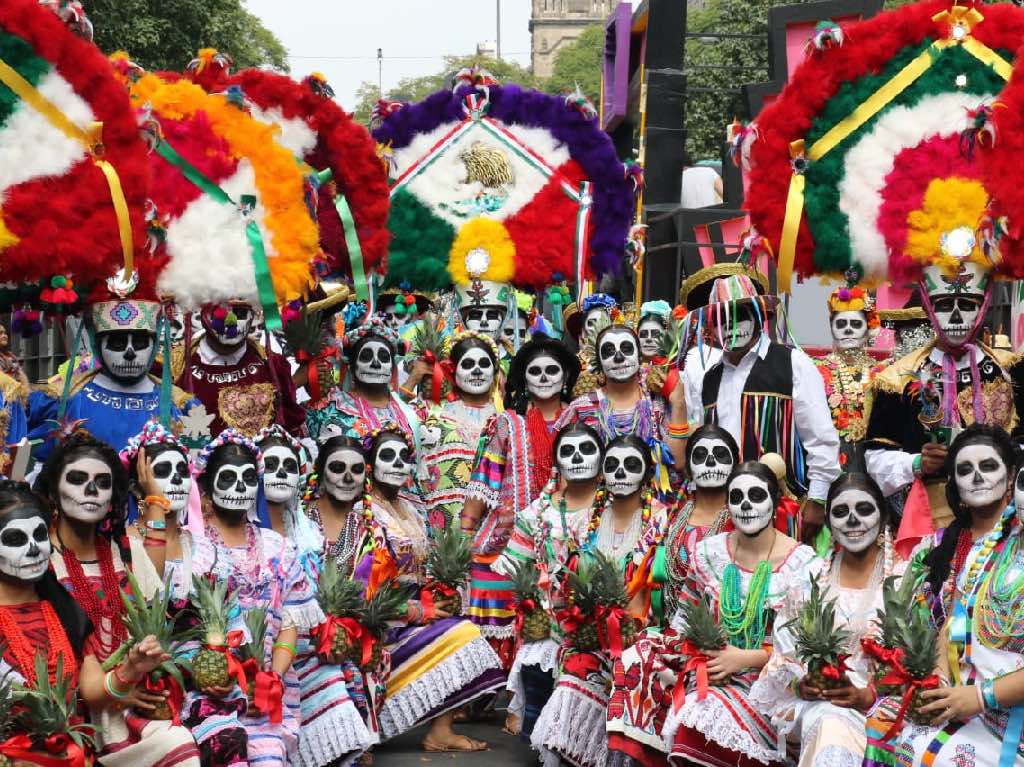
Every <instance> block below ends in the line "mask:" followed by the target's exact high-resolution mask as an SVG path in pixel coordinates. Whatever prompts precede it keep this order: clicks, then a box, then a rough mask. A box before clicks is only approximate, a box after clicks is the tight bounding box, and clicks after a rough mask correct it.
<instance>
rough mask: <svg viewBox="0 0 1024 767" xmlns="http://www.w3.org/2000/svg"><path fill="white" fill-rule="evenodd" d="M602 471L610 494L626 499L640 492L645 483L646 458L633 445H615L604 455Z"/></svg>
mask: <svg viewBox="0 0 1024 767" xmlns="http://www.w3.org/2000/svg"><path fill="white" fill-rule="evenodd" d="M602 471H603V473H604V484H605V487H607V488H608V492H609V493H611V494H612V495H615V496H618V497H620V498H625V497H626V496H629V495H633V493H635V492H637V491H639V490H640V486H641V485H643V483H644V474H645V473H646V472H645V463H644V457H643V456H642V455H641V454H640V451H639V450H637V449H636V448H635V447H633V446H631V445H615V446H613V447H610V448H608V452H607V453H605V454H604V465H603V466H602Z"/></svg>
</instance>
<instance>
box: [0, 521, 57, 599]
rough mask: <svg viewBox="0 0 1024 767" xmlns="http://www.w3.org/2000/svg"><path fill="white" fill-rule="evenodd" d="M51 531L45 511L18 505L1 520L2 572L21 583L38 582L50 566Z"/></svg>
mask: <svg viewBox="0 0 1024 767" xmlns="http://www.w3.org/2000/svg"><path fill="white" fill-rule="evenodd" d="M51 552H52V546H51V545H50V532H49V529H48V528H47V525H46V519H45V518H44V517H43V513H42V511H41V510H40V509H39V508H38V507H36V506H31V505H24V506H17V507H16V508H14V509H13V510H12V511H11V512H10V513H8V514H6V515H5V516H4V517H3V519H2V520H0V573H3V574H4V575H6V576H9V577H11V578H14V579H16V580H19V581H37V580H39V579H40V578H42V577H43V575H44V574H45V573H46V570H47V569H48V568H49V566H50V553H51Z"/></svg>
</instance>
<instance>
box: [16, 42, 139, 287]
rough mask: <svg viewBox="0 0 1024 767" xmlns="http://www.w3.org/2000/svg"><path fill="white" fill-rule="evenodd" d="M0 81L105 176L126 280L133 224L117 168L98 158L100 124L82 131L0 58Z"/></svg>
mask: <svg viewBox="0 0 1024 767" xmlns="http://www.w3.org/2000/svg"><path fill="white" fill-rule="evenodd" d="M0 82H2V83H3V84H4V85H6V86H7V87H8V88H10V89H11V90H12V91H13V92H14V94H15V95H16V96H17V97H18V98H20V99H21V100H22V101H24V102H25V103H27V104H28V105H29V106H31V107H32V108H33V109H35V110H36V111H37V112H39V114H41V115H42V116H43V117H45V118H46V119H47V120H48V121H49V123H50V124H51V125H52V126H53V127H54V128H56V129H57V130H59V131H60V132H61V133H63V134H64V135H65V136H67V137H68V138H70V139H72V140H74V141H77V142H78V143H80V144H81V145H82V146H83V147H85V149H86V151H88V152H89V155H90V157H91V158H92V161H93V164H94V165H96V167H98V168H99V169H100V170H101V171H103V175H104V177H105V178H106V179H107V186H108V187H109V188H110V200H111V202H112V203H113V205H114V214H115V215H116V216H117V229H118V234H119V235H120V238H121V252H122V255H123V257H124V279H125V280H127V279H128V278H129V277H130V276H131V274H132V272H133V271H134V269H135V256H134V249H133V246H132V223H131V217H130V216H129V214H128V201H127V200H125V196H124V189H122V188H121V178H120V176H118V175H117V170H116V169H115V168H114V166H113V165H111V164H110V163H109V162H107V161H106V160H103V159H101V158H100V155H101V154H102V153H103V123H101V122H94V123H92V124H91V125H90V126H89V128H88V130H82V129H81V128H80V127H78V126H77V125H75V123H73V122H72V121H71V120H70V119H69V118H68V116H67V115H66V114H64V113H63V112H61V111H60V110H59V109H58V108H57V107H56V106H54V105H53V104H52V103H50V101H49V99H47V98H46V97H45V96H44V95H43V94H41V93H40V92H39V91H38V90H36V89H35V88H34V87H33V86H32V84H31V83H30V82H29V81H28V80H26V79H25V78H24V77H22V76H21V75H20V74H19V73H18V71H17V70H15V69H14V68H13V67H12V66H10V65H9V64H8V63H7V62H6V61H4V60H3V59H0Z"/></svg>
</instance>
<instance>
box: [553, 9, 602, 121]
mask: <svg viewBox="0 0 1024 767" xmlns="http://www.w3.org/2000/svg"><path fill="white" fill-rule="evenodd" d="M603 64H604V27H603V26H601V25H600V24H596V25H594V26H592V27H587V28H586V29H585V30H583V33H582V34H581V35H580V36H579V37H578V38H576V40H574V41H573V42H571V43H569V44H568V45H566V46H565V47H564V48H561V49H560V50H559V51H558V53H556V54H555V66H554V70H553V71H552V73H551V77H550V78H548V81H547V82H546V83H544V90H545V91H547V92H548V93H571V92H572V91H575V90H576V86H577V85H579V87H580V90H582V91H583V93H585V94H586V96H587V98H589V99H590V100H591V101H593V102H594V104H595V105H596V104H598V103H599V102H600V99H601V68H602V66H603Z"/></svg>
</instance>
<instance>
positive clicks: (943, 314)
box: [929, 293, 982, 344]
mask: <svg viewBox="0 0 1024 767" xmlns="http://www.w3.org/2000/svg"><path fill="white" fill-rule="evenodd" d="M929 298H930V299H931V303H932V310H933V311H934V312H935V320H936V322H938V324H939V328H941V329H942V332H943V333H944V334H945V335H946V338H947V339H949V341H950V343H953V344H962V343H966V342H967V339H968V338H970V337H971V333H973V332H974V329H975V327H977V325H978V323H979V322H980V321H981V319H982V317H981V303H982V300H981V297H979V296H972V295H959V296H957V295H949V294H946V293H942V294H939V295H932V296H929Z"/></svg>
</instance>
